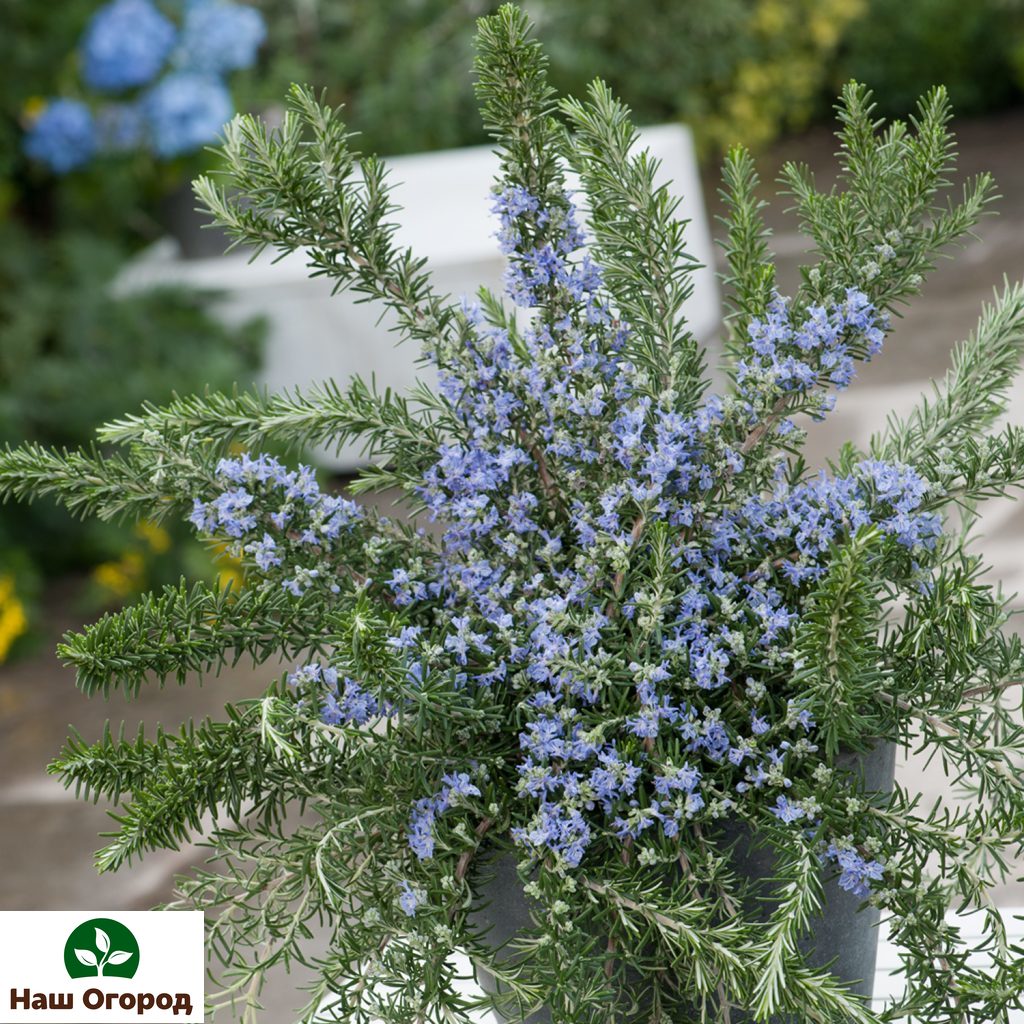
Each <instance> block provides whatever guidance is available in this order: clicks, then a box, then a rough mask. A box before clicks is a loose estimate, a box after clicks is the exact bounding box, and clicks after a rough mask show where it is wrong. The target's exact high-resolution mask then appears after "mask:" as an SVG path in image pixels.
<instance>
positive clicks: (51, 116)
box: [25, 100, 97, 174]
mask: <svg viewBox="0 0 1024 1024" xmlns="http://www.w3.org/2000/svg"><path fill="white" fill-rule="evenodd" d="M96 146H97V139H96V124H95V122H94V120H93V116H92V114H91V113H90V111H89V108H88V107H87V106H86V105H85V104H84V103H79V102H78V101H77V100H51V102H50V103H48V104H47V105H46V108H45V109H44V110H43V111H42V113H41V114H40V115H39V116H38V117H37V118H36V119H35V121H33V123H32V127H31V128H29V131H28V135H27V136H26V138H25V152H26V153H27V154H28V155H29V156H30V157H32V159H33V160H38V161H39V162H40V163H44V164H46V166H47V167H49V168H50V170H52V171H56V172H57V174H67V173H68V171H73V170H75V169H76V168H78V167H82V166H84V165H85V164H87V163H88V162H89V161H90V160H91V159H92V157H93V154H94V153H95V152H96Z"/></svg>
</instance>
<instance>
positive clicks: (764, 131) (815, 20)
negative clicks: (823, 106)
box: [696, 0, 867, 150]
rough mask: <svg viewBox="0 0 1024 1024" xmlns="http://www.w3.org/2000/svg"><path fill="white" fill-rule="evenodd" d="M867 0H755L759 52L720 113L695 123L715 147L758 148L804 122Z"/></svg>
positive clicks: (731, 85) (730, 86)
mask: <svg viewBox="0 0 1024 1024" xmlns="http://www.w3.org/2000/svg"><path fill="white" fill-rule="evenodd" d="M866 6H867V5H866V0H755V8H754V11H753V14H752V17H751V25H752V29H753V37H754V49H755V52H754V53H753V54H752V55H751V56H750V57H749V58H748V59H747V60H745V61H743V62H741V63H740V64H739V65H738V67H737V68H736V70H735V72H734V74H733V76H732V80H731V81H730V82H728V83H727V84H726V87H725V93H724V95H723V97H722V101H721V103H720V105H719V110H718V113H717V115H714V116H712V117H710V118H709V119H708V120H707V121H705V122H704V123H702V124H698V125H696V127H697V129H698V130H699V132H700V134H701V136H702V137H703V138H704V139H705V140H706V141H708V142H711V143H712V144H713V146H714V147H715V148H716V149H720V150H725V149H727V148H728V147H729V146H731V145H733V144H735V143H737V142H742V143H743V144H744V145H747V146H749V147H750V148H751V149H756V148H758V147H759V146H762V145H764V144H765V143H767V142H770V141H771V140H772V139H774V138H775V137H776V136H777V135H778V134H779V132H780V131H783V130H786V129H798V128H802V127H804V125H805V124H806V123H807V120H808V118H809V116H810V115H811V114H812V113H813V112H814V104H815V101H816V99H817V96H818V93H819V91H820V89H821V87H822V85H823V83H824V81H825V76H826V73H827V70H828V64H829V61H830V60H831V58H832V55H833V53H834V52H835V49H836V47H837V46H838V44H839V42H840V40H841V38H842V35H843V32H844V31H845V29H846V27H847V26H848V25H849V24H850V23H851V22H852V21H854V20H855V19H856V18H858V17H860V16H861V15H862V14H864V12H865V10H866Z"/></svg>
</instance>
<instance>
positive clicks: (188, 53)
mask: <svg viewBox="0 0 1024 1024" xmlns="http://www.w3.org/2000/svg"><path fill="white" fill-rule="evenodd" d="M266 35H267V27H266V25H265V24H264V21H263V17H262V16H261V15H260V13H259V11H257V10H256V9H255V8H252V7H245V6H243V5H242V4H236V3H230V2H228V0H204V2H200V3H194V4H191V5H190V6H189V8H188V11H187V12H186V14H185V24H184V25H183V27H182V30H181V42H180V44H179V46H178V52H177V55H176V61H177V63H178V64H179V65H180V66H181V67H183V68H187V69H188V70H190V71H200V72H203V73H205V74H215V75H219V74H225V73H226V72H229V71H237V70H239V69H241V68H248V67H251V66H252V65H253V64H254V63H255V61H256V55H257V52H258V51H259V48H260V45H261V44H262V42H263V40H264V39H265V38H266Z"/></svg>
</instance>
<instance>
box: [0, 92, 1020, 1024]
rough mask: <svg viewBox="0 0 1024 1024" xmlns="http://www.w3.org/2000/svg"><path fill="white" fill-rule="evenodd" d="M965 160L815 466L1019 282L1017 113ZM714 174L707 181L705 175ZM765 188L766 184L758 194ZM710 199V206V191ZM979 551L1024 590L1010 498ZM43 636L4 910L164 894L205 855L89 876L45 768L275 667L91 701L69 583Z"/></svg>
mask: <svg viewBox="0 0 1024 1024" xmlns="http://www.w3.org/2000/svg"><path fill="white" fill-rule="evenodd" d="M958 130H959V133H960V143H961V146H960V148H961V153H962V158H961V168H962V171H963V172H964V173H966V174H975V173H978V172H979V171H982V170H990V171H992V172H993V173H994V174H995V176H996V180H997V183H998V185H999V187H1000V191H1001V193H1002V196H1003V198H1002V200H1001V201H1000V202H999V203H998V205H997V207H995V209H997V210H998V216H992V217H988V218H986V219H985V221H984V222H983V224H982V225H981V227H980V228H979V229H978V231H977V236H978V237H977V239H976V240H971V241H969V243H968V244H967V246H966V248H965V249H964V250H963V251H962V252H960V253H959V255H958V258H957V259H956V261H955V262H949V261H943V264H942V265H941V266H940V267H939V268H938V270H937V271H936V272H935V274H934V275H933V277H932V279H931V280H930V281H929V283H928V285H927V286H926V289H925V293H924V296H923V297H922V298H921V299H919V300H918V301H917V302H916V303H915V304H914V306H913V308H912V309H910V310H909V312H908V313H907V315H906V317H905V318H904V319H902V320H901V321H900V323H899V324H898V326H897V328H896V330H895V332H894V334H893V336H892V337H891V338H890V339H889V341H888V342H887V346H886V351H885V353H884V355H883V357H882V358H880V359H879V360H878V361H877V362H876V363H874V364H872V365H870V366H868V367H866V368H865V370H864V372H863V373H862V374H861V379H860V380H859V381H858V382H857V383H856V384H855V386H854V387H853V388H852V389H851V391H850V392H848V393H846V394H844V395H843V396H842V397H841V399H840V402H839V407H838V409H837V411H836V413H835V414H834V415H833V416H832V417H831V418H830V419H829V421H828V422H827V423H826V424H825V425H822V426H821V427H819V428H818V429H817V430H816V432H815V434H814V436H813V437H812V438H811V440H810V443H809V453H810V455H811V458H812V461H816V462H818V463H821V462H822V461H823V460H824V459H825V458H827V457H828V455H829V454H830V453H832V452H834V451H835V450H836V448H837V447H838V444H839V443H840V442H841V441H842V440H844V439H846V438H847V437H849V438H851V439H853V440H856V441H861V442H864V441H866V440H867V438H868V437H869V436H870V434H871V433H872V431H873V430H875V429H877V428H878V427H879V426H880V425H881V424H882V423H883V421H884V418H885V416H886V414H887V413H888V412H889V411H893V410H895V411H899V410H902V409H906V408H908V407H909V406H910V405H911V404H912V403H913V402H914V400H915V399H916V397H917V396H918V395H919V394H920V392H921V391H922V390H923V389H924V388H926V387H927V386H928V382H929V381H930V380H931V379H932V378H934V377H938V376H941V375H942V374H943V373H944V372H945V369H946V365H947V360H948V355H949V351H950V349H951V347H952V346H953V344H955V343H956V342H957V341H958V340H960V339H961V338H963V337H964V336H966V334H967V333H968V332H969V331H970V330H971V328H972V326H973V325H974V323H975V321H976V319H977V316H978V312H979V310H980V307H981V305H982V303H984V302H986V301H988V300H989V299H990V298H991V296H992V290H993V288H997V287H1000V286H1001V283H1002V281H1003V277H1004V275H1005V276H1007V277H1009V278H1010V279H1011V280H1015V279H1018V278H1021V277H1024V173H1022V171H1021V167H1022V166H1024V111H1022V112H1014V113H1010V114H1006V115H1001V116H999V117H995V118H991V119H986V120H983V121H973V122H967V123H964V124H962V125H959V126H958ZM834 149H835V143H834V139H833V138H832V137H831V136H830V135H829V133H828V132H827V131H815V132H813V133H810V134H808V135H806V136H804V137H801V138H799V139H795V140H790V141H787V142H785V143H784V144H782V145H780V146H779V147H777V148H776V149H775V150H774V151H773V152H771V153H769V154H768V155H767V156H766V157H765V158H764V160H763V161H762V163H761V165H762V177H763V178H764V180H765V181H767V182H770V181H771V180H772V179H773V178H774V175H775V173H776V171H777V168H778V167H779V166H781V163H782V161H783V160H786V159H796V160H803V161H806V162H807V163H809V164H810V165H811V167H812V168H814V170H815V172H816V173H817V175H818V180H819V182H823V183H827V182H828V181H829V180H830V178H831V177H832V175H833V163H834V162H833V159H832V153H833V151H834ZM709 181H713V178H709ZM766 192H767V189H766ZM707 199H708V201H709V206H710V207H711V208H712V210H713V211H714V210H715V209H716V208H717V203H716V201H715V198H714V195H713V188H712V187H708V190H707ZM784 205H785V203H784V202H782V203H779V204H777V205H776V207H775V208H774V209H773V210H772V211H771V213H770V214H769V223H770V224H771V226H772V227H773V229H774V231H775V237H774V243H773V244H774V246H775V249H776V252H777V254H778V256H779V265H780V273H779V284H780V287H781V289H782V290H783V291H786V290H788V289H791V288H792V287H793V285H794V284H795V282H796V281H797V280H798V276H797V275H798V271H797V268H798V266H799V264H800V260H801V253H802V252H803V251H804V249H805V247H806V239H804V238H802V237H801V236H800V235H799V234H798V233H797V231H796V227H795V224H794V222H793V220H792V218H791V217H787V216H785V215H783V214H782V213H781V212H780V210H781V209H782V207H783V206H784ZM1021 410H1024V387H1018V389H1017V390H1016V392H1015V394H1014V400H1013V403H1012V414H1013V415H1015V416H1016V418H1017V419H1018V420H1019V419H1020V418H1021V416H1020V413H1021ZM982 533H983V536H980V537H979V540H978V543H979V545H980V549H981V550H983V551H984V552H985V554H986V555H987V558H988V560H989V562H990V564H991V565H992V566H993V574H994V578H1000V579H1002V580H1003V581H1004V583H1005V586H1006V589H1007V590H1008V591H1009V592H1016V591H1024V516H1022V514H1021V510H1020V508H1019V507H1018V506H1016V505H1014V504H1013V503H1012V502H1008V501H1007V502H1000V503H996V504H993V506H992V507H991V508H990V509H989V510H988V512H987V514H986V516H985V519H984V529H983V531H982ZM49 605H50V613H51V614H50V620H51V621H50V625H49V627H48V629H49V633H50V635H49V636H48V637H47V638H46V639H47V643H46V644H45V645H44V648H43V650H42V652H41V653H40V654H39V655H37V656H35V657H32V658H29V659H27V660H24V661H22V662H20V663H18V664H15V665H10V666H6V667H3V668H0V909H4V910H14V909H81V910H93V909H117V908H123V909H139V908H146V907H150V906H153V905H155V904H158V903H160V902H161V901H163V900H165V899H167V898H168V896H169V894H170V890H171V884H172V883H171V880H172V877H173V875H174V874H175V873H176V872H179V871H182V870H185V869H186V868H187V867H188V866H189V865H190V864H191V863H193V862H195V861H196V860H197V859H198V858H199V857H200V856H201V854H200V852H199V851H197V850H195V849H185V850H183V851H180V852H177V853H160V854H153V855H150V856H149V857H147V858H146V860H145V861H144V862H143V863H142V864H141V866H135V867H133V868H131V869H130V870H125V871H122V872H121V873H119V874H117V875H113V876H111V875H106V876H99V877H97V875H96V873H95V871H94V870H93V868H92V853H93V851H94V850H95V849H96V848H97V847H98V845H100V844H99V841H98V840H97V833H99V832H101V831H104V830H105V829H106V828H107V827H108V825H109V820H108V819H107V818H106V815H105V812H104V810H103V809H102V808H100V807H95V806H93V805H91V804H82V803H79V802H77V801H75V800H74V798H73V796H72V795H70V794H67V793H65V792H64V791H63V789H62V788H61V787H60V785H59V784H58V783H57V782H56V781H55V780H53V779H52V778H50V777H49V776H47V775H46V772H45V768H46V764H47V762H48V761H49V760H50V759H51V758H52V757H53V756H54V754H55V753H56V752H57V751H58V750H59V748H60V745H61V742H62V740H63V738H64V736H65V734H66V730H67V726H68V724H69V723H71V724H73V725H74V726H75V727H76V728H77V729H78V730H79V731H80V732H82V733H83V735H85V736H86V737H87V738H96V737H98V736H99V734H100V732H101V730H102V726H103V722H104V721H105V720H106V719H107V718H111V719H114V720H115V721H116V720H120V719H122V718H123V719H125V721H126V722H127V724H128V728H129V729H134V728H135V726H136V725H137V723H138V722H140V721H145V722H147V723H151V724H152V723H155V722H157V721H159V722H162V723H163V724H164V725H165V726H167V727H170V726H173V725H174V724H176V723H179V722H181V721H184V720H185V719H186V718H188V717H189V716H203V715H207V714H209V715H217V714H218V713H219V712H220V710H221V708H222V706H223V704H224V703H225V702H226V701H229V700H235V699H239V698H241V697H244V696H248V695H252V694H255V693H256V692H258V691H259V690H260V689H261V688H262V686H263V684H264V681H265V679H266V678H267V677H268V676H269V675H273V674H276V672H277V671H278V670H277V669H276V668H273V667H268V668H265V669H264V670H262V671H258V670H254V669H253V668H252V667H251V666H246V665H242V666H239V667H236V668H234V669H232V670H230V671H227V672H225V673H223V674H222V675H221V676H220V677H219V678H217V679H212V680H208V681H207V682H206V684H205V685H204V686H202V687H200V686H197V685H190V686H188V687H186V688H182V689H179V688H177V687H174V686H171V687H169V688H167V689H164V690H160V689H157V688H155V687H154V688H150V689H147V690H144V691H143V693H142V695H141V697H140V699H139V700H137V701H136V702H134V703H132V704H127V703H125V702H124V701H123V700H122V699H121V698H119V697H115V698H112V699H111V700H110V701H109V702H108V703H104V702H102V701H95V700H94V701H88V700H86V699H85V698H84V697H82V695H81V694H79V693H78V692H77V691H76V690H75V689H74V686H73V680H72V677H71V674H70V673H69V672H68V671H66V670H64V669H62V668H61V667H60V666H59V665H58V664H57V663H56V661H55V659H54V658H53V656H52V655H51V654H50V653H49V652H50V651H51V650H52V649H53V644H54V643H55V642H56V640H57V638H58V637H59V635H60V633H61V632H62V631H63V630H64V629H65V628H68V627H72V626H76V625H78V624H79V622H80V619H79V617H78V616H77V615H76V613H75V612H74V611H73V610H72V605H71V602H70V601H69V599H68V593H67V589H66V588H57V589H56V590H55V591H54V592H53V593H52V594H51V595H50V598H49ZM899 772H900V781H901V783H902V784H903V785H905V786H907V787H908V788H910V789H912V790H915V789H916V790H918V791H920V792H921V793H922V794H923V796H924V798H925V803H928V802H929V801H931V800H934V798H935V797H937V796H938V795H939V794H940V793H947V792H948V791H949V789H950V783H949V781H948V780H947V779H946V778H945V776H944V774H943V772H942V770H941V767H940V766H939V765H938V764H932V765H929V766H926V765H924V764H922V763H921V761H920V760H919V759H915V758H913V757H904V758H902V759H901V764H900V768H899ZM998 896H999V901H1000V903H1003V904H1005V905H1018V906H1019V905H1024V886H1022V885H1020V884H1019V883H1009V884H1007V885H1006V886H1004V887H1003V888H1002V890H1001V891H1000V893H999V894H998ZM297 1002H301V1000H296V999H295V998H294V995H293V983H292V982H290V981H289V980H287V979H285V980H284V982H283V983H282V984H280V985H277V986H275V987H274V988H273V990H272V991H271V992H270V993H269V994H268V997H267V1005H268V1009H269V1010H270V1012H269V1014H268V1016H267V1018H266V1019H267V1020H269V1021H274V1022H278V1021H281V1022H284V1021H286V1020H287V1019H289V1017H288V1012H287V1011H288V1009H289V1008H290V1007H291V1006H293V1005H295V1004H296V1003H297Z"/></svg>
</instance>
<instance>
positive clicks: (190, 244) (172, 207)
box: [160, 185, 231, 260]
mask: <svg viewBox="0 0 1024 1024" xmlns="http://www.w3.org/2000/svg"><path fill="white" fill-rule="evenodd" d="M160 213H161V218H162V220H163V222H164V224H165V225H166V227H167V230H168V232H169V233H170V234H171V236H172V237H173V238H174V240H175V241H176V242H177V243H178V250H179V254H180V256H181V258H182V259H184V260H209V259H216V258H217V257H219V256H223V255H224V252H225V250H226V249H227V247H228V246H229V245H230V244H231V238H230V237H229V236H228V234H227V232H226V231H224V230H223V229H222V228H219V227H211V226H210V225H211V224H212V223H213V218H212V217H211V216H210V214H208V213H206V212H205V211H203V210H201V209H200V208H199V200H198V199H196V197H195V194H194V193H193V191H192V187H191V185H182V186H181V187H179V188H176V189H175V190H174V191H173V192H171V193H170V194H168V195H166V196H165V197H164V199H163V201H162V202H161V204H160Z"/></svg>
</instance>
